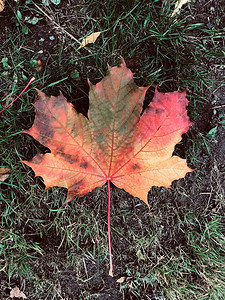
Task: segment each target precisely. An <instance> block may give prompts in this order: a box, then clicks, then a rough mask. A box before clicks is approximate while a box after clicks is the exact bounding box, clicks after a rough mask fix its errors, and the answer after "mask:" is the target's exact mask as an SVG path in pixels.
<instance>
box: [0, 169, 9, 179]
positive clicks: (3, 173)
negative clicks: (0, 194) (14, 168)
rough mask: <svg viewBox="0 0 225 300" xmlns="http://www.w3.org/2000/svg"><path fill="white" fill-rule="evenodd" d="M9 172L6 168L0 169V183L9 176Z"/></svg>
mask: <svg viewBox="0 0 225 300" xmlns="http://www.w3.org/2000/svg"><path fill="white" fill-rule="evenodd" d="M10 173H11V171H10V169H8V168H4V167H2V168H0V181H5V180H6V179H7V178H8V177H9V175H10Z"/></svg>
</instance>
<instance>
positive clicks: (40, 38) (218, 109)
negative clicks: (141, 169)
mask: <svg viewBox="0 0 225 300" xmlns="http://www.w3.org/2000/svg"><path fill="white" fill-rule="evenodd" d="M62 2H63V1H62ZM221 5H222V2H221V1H200V2H198V1H197V2H195V4H194V6H193V8H192V18H197V19H196V22H198V23H200V22H202V23H206V24H207V23H209V22H211V23H213V22H214V12H215V11H216V10H217V9H220V6H221ZM34 8H35V6H34ZM58 8H60V6H59V7H58ZM61 9H62V15H63V14H64V7H63V4H61ZM66 11H67V10H65V12H66ZM209 11H210V14H209V13H208V12H209ZM34 14H35V12H34ZM11 17H12V10H11V9H10V8H9V7H8V6H6V9H5V10H4V11H3V12H2V13H1V15H0V32H1V36H0V43H3V41H5V40H6V39H7V38H8V36H7V34H8V30H7V28H10V26H11V21H10V20H11ZM29 17H30V15H29ZM93 19H94V18H93ZM70 22H71V23H72V24H73V26H75V27H78V28H79V27H80V30H79V29H78V30H77V32H76V34H77V35H78V36H84V35H85V34H86V33H87V32H88V31H89V30H90V28H91V24H90V25H89V26H90V28H89V27H88V28H85V29H84V28H83V27H82V26H81V23H80V22H81V21H78V20H76V18H75V17H74V18H71V20H70ZM93 22H94V21H93ZM53 25H54V24H51V23H49V22H47V21H46V20H45V19H43V20H42V21H40V22H38V24H37V25H28V27H29V28H30V31H29V35H28V37H29V38H28V40H27V42H26V44H25V47H27V48H29V49H30V48H32V49H33V50H34V51H36V50H37V49H38V51H40V50H42V51H40V55H39V57H38V59H39V60H40V61H41V64H42V67H43V66H45V65H46V64H49V63H50V62H51V59H54V57H55V55H56V53H55V51H56V49H55V46H56V45H57V44H58V43H59V41H61V40H62V36H61V35H62V33H61V31H60V29H57V28H56V27H54V26H53ZM66 25H67V24H66V22H65V27H64V28H66ZM221 43H222V42H221ZM208 47H211V45H208ZM140 63H141V62H140V58H138V57H135V58H133V59H130V60H128V61H127V64H128V67H130V68H131V70H132V71H136V69H138V68H139V65H140ZM221 63H222V62H221V61H217V62H203V64H205V67H206V68H211V70H212V73H213V74H214V76H215V77H221V78H222V77H223V76H224V75H225V72H224V70H222V69H220V64H221ZM76 68H77V70H78V71H79V73H80V74H81V79H82V76H84V77H85V74H84V65H83V64H82V62H80V63H78V64H77V66H76ZM71 71H72V69H71ZM91 72H92V70H91V69H90V77H91ZM68 73H70V70H68ZM59 78H60V76H58V75H57V74H56V78H55V80H57V79H59ZM99 79H100V78H96V77H95V78H92V81H96V82H97V81H99ZM51 80H52V78H51ZM69 80H71V78H70V79H69ZM80 82H82V80H80ZM0 83H1V82H0ZM47 83H48V81H47ZM172 88H173V87H172V86H171V89H172ZM48 92H49V93H51V94H54V93H56V94H57V93H58V91H57V90H54V88H49V90H48ZM87 95H88V85H87V83H86V80H83V83H82V84H81V85H80V86H79V88H77V87H73V88H72V93H70V94H68V95H67V96H68V97H69V99H68V100H69V101H72V103H74V104H75V107H76V108H77V109H78V110H79V111H80V112H82V113H83V114H84V115H85V114H86V113H87V109H88V97H87ZM224 96H225V88H224V87H223V86H221V87H219V88H217V89H216V90H212V89H210V86H209V88H208V90H207V89H205V97H206V98H207V99H208V100H207V101H205V102H204V103H202V104H201V105H200V104H198V107H197V112H198V121H197V122H196V123H195V124H194V125H193V126H192V127H191V129H190V130H189V132H188V136H191V137H192V138H193V139H195V137H196V133H197V132H200V133H202V134H206V133H208V132H210V130H211V129H214V128H215V127H216V129H215V130H214V132H213V133H212V135H213V136H209V139H210V138H211V142H210V143H209V149H208V148H206V147H205V146H204V145H202V147H201V149H200V150H199V153H198V160H197V161H196V162H195V163H193V162H188V163H189V166H190V167H191V168H193V169H198V168H201V170H200V173H201V175H202V177H203V178H204V182H203V184H202V185H201V187H200V189H198V187H197V186H196V185H195V184H194V181H195V176H194V174H193V173H189V174H187V176H186V177H185V180H181V181H179V184H178V183H177V182H174V183H173V187H174V188H176V191H177V192H176V193H173V192H172V191H171V190H169V189H165V188H152V189H151V191H150V192H149V203H150V207H151V215H152V216H157V217H156V218H157V222H158V224H160V226H161V229H162V231H161V232H160V233H159V235H158V239H159V242H158V245H160V247H159V246H157V247H158V248H157V249H154V251H155V252H156V253H157V256H160V253H162V255H164V253H165V252H166V251H167V248H170V249H176V247H177V246H178V245H179V246H182V247H184V248H185V251H186V252H188V251H189V249H188V245H187V240H186V237H185V235H184V233H183V231H182V230H181V228H180V225H179V220H178V218H177V212H181V215H182V211H184V210H185V209H186V208H188V209H191V210H192V211H193V212H194V214H199V215H201V214H205V215H207V213H208V212H210V211H212V210H213V211H216V212H218V213H220V215H221V217H222V216H224V204H222V203H220V204H218V202H213V201H209V193H211V194H212V193H217V191H218V188H221V189H222V190H224V179H225V178H224V167H225V166H224V158H225V155H224V153H225V132H224V127H223V124H222V123H221V124H218V116H219V115H224V114H225V105H224ZM77 98H79V99H80V101H76V103H75V101H73V99H77ZM84 103H85V104H84ZM212 103H213V104H212ZM29 125H30V124H29ZM188 143H190V138H188V137H187V136H186V135H184V136H183V140H182V142H181V143H180V144H179V145H177V147H176V149H175V153H176V155H178V156H180V157H183V156H184V149H187V148H188V146H189V144H188ZM23 147H24V152H25V153H27V159H29V158H31V157H32V153H30V152H29V151H30V150H29V149H30V148H29V147H30V146H29V144H28V145H24V146H23ZM40 184H41V181H40ZM105 192H106V186H104V187H103V188H102V189H101V190H99V191H94V193H95V194H97V195H98V199H104V200H99V202H98V203H93V201H92V196H90V195H89V194H88V195H86V196H84V197H83V198H82V199H78V200H77V203H76V205H77V207H78V208H77V210H78V214H79V203H81V202H82V205H84V204H86V205H87V206H88V207H89V209H91V210H92V211H93V214H94V215H95V214H96V215H97V214H98V213H99V210H101V209H102V211H103V214H105V216H106V214H107V212H106V207H105V206H104V205H105ZM139 203H140V202H139V200H137V199H135V198H133V197H132V196H130V195H129V194H127V193H126V192H124V191H119V190H118V189H117V188H116V187H112V212H111V214H112V215H114V216H118V217H117V218H116V219H114V224H113V226H115V227H116V226H117V225H118V226H120V225H121V224H123V218H122V217H121V214H120V212H121V210H123V209H125V210H127V211H131V212H132V214H130V215H128V216H127V218H126V224H125V225H124V226H125V227H126V228H127V230H130V228H132V230H133V232H135V233H138V232H145V231H146V228H148V227H149V226H150V227H151V224H149V217H148V215H147V214H146V212H147V210H146V207H144V206H142V205H139ZM137 220H141V223H140V222H137ZM169 228H172V230H169ZM105 229H106V227H105ZM53 236H54V235H53V233H52V234H50V235H49V237H50V238H49V240H46V239H40V237H39V236H37V237H35V236H32V239H33V241H35V242H39V243H40V246H41V248H42V249H43V250H44V251H45V253H46V255H45V256H43V257H42V258H40V260H39V261H40V262H41V264H40V265H36V264H35V263H34V265H33V269H34V270H35V271H36V272H37V273H38V274H40V277H41V274H42V273H45V276H47V277H48V278H49V279H51V281H54V282H56V285H57V288H58V291H59V294H60V295H63V297H64V298H60V297H58V296H57V295H56V298H54V299H81V298H79V297H81V295H84V294H85V293H87V291H88V292H89V294H90V296H89V297H90V298H88V299H98V300H107V299H110V300H114V299H115V300H119V299H146V300H147V299H151V300H164V299H165V298H164V297H163V296H162V295H161V292H160V291H158V290H157V289H153V288H152V287H151V285H150V284H144V283H143V284H141V285H140V286H139V292H140V295H141V296H137V295H136V294H135V293H132V289H131V288H125V289H124V290H122V291H121V289H120V286H121V283H119V282H118V279H119V278H121V277H124V278H125V279H124V280H125V281H124V283H125V282H132V275H131V277H130V278H129V276H128V275H127V270H126V268H127V266H129V267H130V269H135V270H136V271H138V270H139V269H140V268H142V264H144V261H143V260H139V259H138V257H137V253H135V252H134V250H133V249H132V248H131V247H130V244H129V241H126V240H125V239H122V238H121V240H117V241H113V252H114V253H115V254H114V256H115V257H114V273H115V277H113V278H112V277H110V276H108V265H106V264H105V261H103V260H102V262H101V258H100V259H99V262H98V264H96V262H95V260H94V259H93V260H92V259H91V258H90V257H86V258H83V262H82V264H81V263H80V262H79V261H78V262H77V263H79V264H80V265H79V266H77V268H76V270H75V269H74V267H73V266H68V265H67V264H65V262H66V258H65V255H64V253H63V252H62V253H60V252H59V253H58V255H57V256H55V257H52V253H54V252H55V245H58V244H59V240H58V239H59V237H56V238H55V239H53ZM84 246H88V247H90V245H84ZM190 252H191V249H190ZM190 255H191V253H190ZM46 262H51V263H47V264H46ZM53 262H54V263H53ZM77 269H79V279H78V273H77ZM46 274H47V275H46ZM81 278H82V280H81ZM191 280H193V281H195V280H197V279H196V278H192V279H191ZM21 284H23V283H21V281H20V280H19V279H18V280H16V279H15V278H12V280H11V282H10V286H11V287H14V286H21ZM0 286H1V287H2V290H1V291H0V294H1V299H2V300H3V299H9V298H8V297H9V293H10V289H9V287H8V279H7V276H6V274H5V273H4V272H3V271H2V272H0ZM24 290H25V293H26V294H27V295H32V290H33V286H32V283H26V286H24ZM51 297H52V296H48V295H47V294H46V291H42V293H41V292H40V294H39V296H33V297H29V299H32V300H40V299H52V298H51ZM57 297H58V298H57Z"/></svg>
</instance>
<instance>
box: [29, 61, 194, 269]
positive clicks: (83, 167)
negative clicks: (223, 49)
mask: <svg viewBox="0 0 225 300" xmlns="http://www.w3.org/2000/svg"><path fill="white" fill-rule="evenodd" d="M89 86H90V92H89V102H90V103H89V111H88V118H86V117H84V116H83V115H82V114H80V113H78V112H77V111H76V110H75V109H74V107H73V105H72V104H71V103H69V102H67V100H66V98H65V97H64V96H63V95H62V94H60V95H59V96H58V97H53V96H50V97H49V96H47V95H46V94H44V93H42V92H40V91H38V99H37V101H36V102H35V104H34V106H35V109H36V116H35V120H34V124H33V126H32V127H31V128H30V129H29V130H27V131H25V133H28V134H29V135H31V136H33V137H34V138H35V139H37V140H38V141H39V142H40V143H41V144H43V145H45V146H46V147H48V148H49V149H50V150H51V153H46V154H44V155H42V154H37V155H36V156H35V157H34V158H33V159H32V160H31V161H24V163H26V164H27V165H28V166H30V167H31V168H32V169H33V170H34V171H35V174H36V176H41V177H43V179H44V182H45V185H46V189H47V188H49V187H52V186H60V187H66V188H67V189H68V200H72V199H73V198H74V196H75V195H79V196H82V195H84V194H85V193H87V192H90V191H92V190H93V189H94V188H96V187H99V186H102V185H103V184H105V183H106V182H107V184H108V193H109V197H108V199H109V207H110V182H112V183H113V184H114V185H116V186H117V187H119V188H121V189H124V190H125V191H127V192H128V193H130V194H132V195H133V196H135V197H138V198H140V199H141V200H143V201H144V202H145V203H146V204H147V205H148V201H147V194H148V192H149V190H150V188H151V187H152V186H165V187H170V185H171V182H172V181H173V180H176V179H179V178H182V177H184V176H185V174H186V173H187V172H190V171H192V170H191V169H190V168H188V166H187V164H186V161H185V160H184V159H181V158H179V157H177V156H173V155H172V154H173V151H174V146H175V145H176V144H177V143H178V142H179V141H180V140H181V135H182V134H183V133H185V132H186V131H187V130H188V128H189V127H190V126H191V122H190V121H189V118H188V116H187V112H186V106H187V104H188V100H187V99H186V93H185V91H184V92H172V93H160V92H158V91H157V89H156V91H155V95H154V98H153V100H152V102H151V103H150V105H149V106H148V107H147V108H146V109H145V111H144V113H143V115H142V116H140V114H141V111H142V107H143V101H144V97H145V93H146V91H147V89H148V87H138V86H137V85H136V84H135V82H134V80H133V74H132V72H131V71H130V70H129V69H128V68H127V67H126V64H125V62H124V60H123V59H122V64H121V65H120V66H119V67H112V68H109V71H108V74H107V75H106V77H105V78H103V79H102V81H100V82H99V83H97V84H96V85H92V84H91V83H90V82H89ZM108 221H109V218H108ZM109 226H110V225H109ZM109 229H110V227H109ZM109 242H110V232H109ZM110 243H111V242H110ZM109 246H110V245H109ZM110 247H111V246H110ZM110 247H109V248H110ZM110 255H111V248H110ZM111 269H112V266H111ZM110 273H112V270H111V272H110Z"/></svg>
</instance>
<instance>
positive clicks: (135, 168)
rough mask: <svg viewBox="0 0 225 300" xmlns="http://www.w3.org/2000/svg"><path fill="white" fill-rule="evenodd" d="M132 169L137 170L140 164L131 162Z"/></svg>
mask: <svg viewBox="0 0 225 300" xmlns="http://www.w3.org/2000/svg"><path fill="white" fill-rule="evenodd" d="M132 169H133V170H139V169H140V166H139V165H138V164H133V166H132Z"/></svg>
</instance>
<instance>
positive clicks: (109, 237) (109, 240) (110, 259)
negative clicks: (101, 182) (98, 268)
mask: <svg viewBox="0 0 225 300" xmlns="http://www.w3.org/2000/svg"><path fill="white" fill-rule="evenodd" d="M107 186H108V245H109V264H110V267H109V276H112V277H113V261H112V248H111V230H110V180H109V179H108V180H107Z"/></svg>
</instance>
